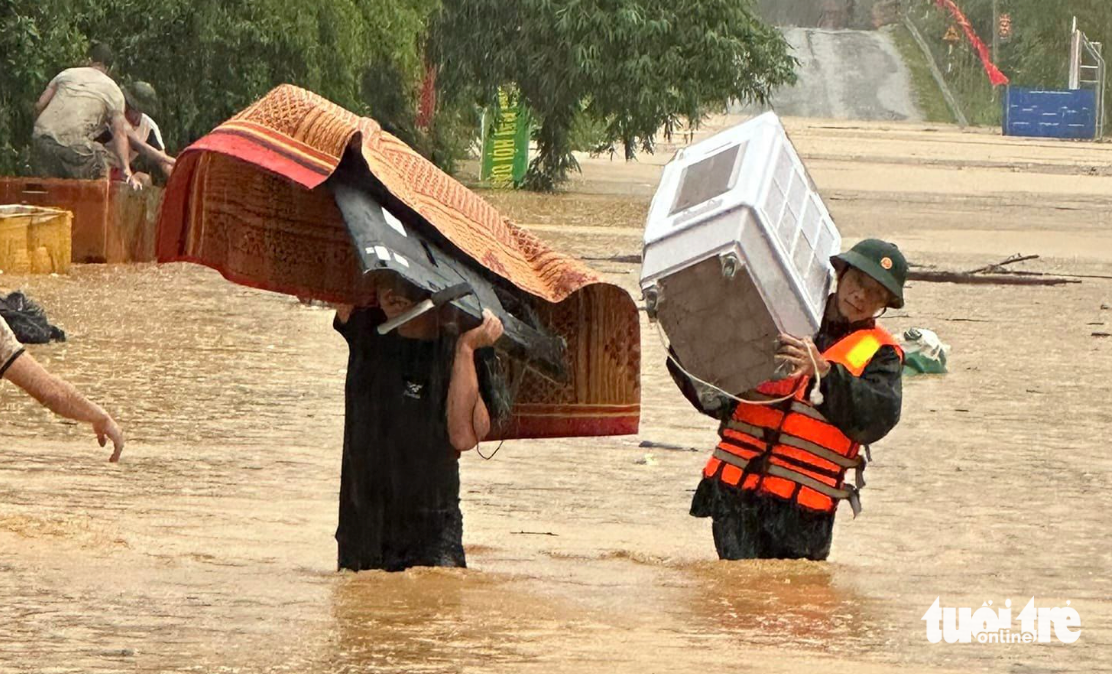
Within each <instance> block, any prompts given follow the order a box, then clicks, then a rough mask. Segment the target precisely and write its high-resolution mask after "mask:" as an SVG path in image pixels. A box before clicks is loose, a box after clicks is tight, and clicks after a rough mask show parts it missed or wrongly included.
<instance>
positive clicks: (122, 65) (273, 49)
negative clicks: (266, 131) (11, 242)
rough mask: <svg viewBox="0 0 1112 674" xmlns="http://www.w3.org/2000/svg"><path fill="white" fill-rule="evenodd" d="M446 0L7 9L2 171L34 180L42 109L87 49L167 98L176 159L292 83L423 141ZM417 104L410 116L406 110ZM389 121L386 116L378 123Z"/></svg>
mask: <svg viewBox="0 0 1112 674" xmlns="http://www.w3.org/2000/svg"><path fill="white" fill-rule="evenodd" d="M437 6H438V0H315V1H314V2H311V3H309V2H289V1H288V0H0V10H2V11H0V17H2V18H0V64H2V65H3V68H2V69H0V172H4V173H10V172H23V171H26V170H27V166H26V156H27V150H26V148H27V145H28V143H29V141H30V134H31V128H32V126H33V123H34V117H33V115H34V102H35V100H36V99H37V98H38V96H39V94H40V93H41V92H42V90H43V89H44V88H45V87H46V85H47V83H48V82H49V81H50V78H51V77H53V76H54V75H55V74H56V73H57V72H59V71H60V70H62V69H63V68H66V67H70V66H73V65H77V64H79V63H80V62H81V61H82V60H83V55H84V53H85V50H86V48H87V46H88V44H89V42H90V41H93V40H96V41H103V42H107V43H108V44H109V45H111V47H112V48H113V50H114V51H115V52H116V57H117V63H116V67H115V68H114V71H113V76H114V77H116V78H117V79H118V80H120V81H127V80H146V81H149V82H151V83H152V84H153V85H154V86H155V88H156V89H157V90H158V92H159V97H160V101H161V110H160V114H159V115H158V122H159V125H160V126H161V127H162V130H163V134H164V136H165V138H166V140H167V143H168V144H169V145H170V149H171V150H178V149H181V148H182V147H184V146H186V145H188V144H189V143H191V142H193V141H194V140H196V139H197V138H199V137H200V136H202V135H204V134H205V133H207V132H208V131H209V130H211V129H212V128H213V127H214V126H216V125H217V124H219V123H220V122H222V121H223V120H225V119H227V118H228V117H230V116H231V115H233V114H235V113H236V112H238V111H239V110H241V109H243V108H244V107H246V106H247V105H249V104H251V103H252V102H253V101H255V100H257V99H258V98H260V97H261V96H262V95H264V94H265V93H266V92H267V91H269V90H270V89H272V88H273V87H275V86H277V85H279V84H283V83H292V84H297V85H299V86H302V87H305V88H306V89H310V90H312V91H315V92H317V93H319V94H321V95H322V96H324V97H326V98H328V99H330V100H333V101H335V102H336V103H339V104H340V105H342V106H344V107H346V108H348V109H350V110H352V111H353V112H356V113H358V114H370V115H372V116H376V117H377V118H379V121H381V122H383V123H384V125H385V126H386V127H387V128H391V129H394V130H399V131H400V133H401V135H403V137H405V136H406V134H407V133H408V134H409V135H408V137H405V140H407V141H409V142H414V143H416V142H417V141H418V140H420V139H418V138H417V137H416V131H415V130H414V129H412V127H411V125H408V124H407V119H406V115H409V116H410V117H411V116H412V112H411V109H412V107H413V106H415V104H416V91H417V84H418V82H419V81H420V78H421V77H422V75H423V53H422V50H421V45H423V43H424V35H425V33H426V30H427V24H428V17H429V16H430V14H431V13H432V12H433V11H434V10H435V8H436V7H437ZM406 102H408V103H409V109H407V108H406ZM380 113H385V115H383V114H380Z"/></svg>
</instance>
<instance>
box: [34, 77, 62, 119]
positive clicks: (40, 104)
mask: <svg viewBox="0 0 1112 674" xmlns="http://www.w3.org/2000/svg"><path fill="white" fill-rule="evenodd" d="M57 91H58V85H56V84H54V83H53V82H51V83H50V86H48V87H47V88H46V91H44V92H42V96H39V100H38V101H37V102H36V103H35V119H38V118H39V115H41V114H42V111H43V110H46V106H48V105H50V101H52V100H54V93H55V92H57Z"/></svg>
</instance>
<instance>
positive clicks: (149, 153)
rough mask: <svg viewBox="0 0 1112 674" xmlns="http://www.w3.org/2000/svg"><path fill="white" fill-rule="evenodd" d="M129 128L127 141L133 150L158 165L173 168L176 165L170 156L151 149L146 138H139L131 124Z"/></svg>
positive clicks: (156, 149) (153, 148)
mask: <svg viewBox="0 0 1112 674" xmlns="http://www.w3.org/2000/svg"><path fill="white" fill-rule="evenodd" d="M127 126H128V129H127V140H128V144H129V145H130V146H131V148H134V149H135V151H136V152H138V153H139V154H141V155H143V156H144V157H147V158H148V159H150V160H152V161H154V162H155V163H157V164H170V165H171V166H172V165H173V164H174V160H173V158H172V157H170V155H168V154H166V153H165V152H163V151H162V150H159V149H158V148H155V147H151V145H150V144H149V143H147V141H146V139H145V138H140V137H139V134H138V133H136V132H135V129H134V128H132V126H131V125H130V124H128V125H127Z"/></svg>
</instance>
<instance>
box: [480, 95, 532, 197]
mask: <svg viewBox="0 0 1112 674" xmlns="http://www.w3.org/2000/svg"><path fill="white" fill-rule="evenodd" d="M498 111H499V114H496V115H493V117H494V119H493V120H491V122H490V123H489V124H488V128H487V129H486V137H485V139H484V141H483V163H482V170H481V172H480V175H479V179H480V180H482V181H484V182H486V183H488V184H489V185H490V186H491V187H501V188H508V187H517V186H518V185H520V184H521V182H522V181H523V180H524V179H525V172H526V171H527V170H528V169H529V115H528V114H527V113H526V111H525V105H524V104H523V103H522V102H521V101H520V100H519V99H518V97H517V96H516V95H515V94H511V93H508V92H507V91H506V90H505V89H500V90H499V91H498Z"/></svg>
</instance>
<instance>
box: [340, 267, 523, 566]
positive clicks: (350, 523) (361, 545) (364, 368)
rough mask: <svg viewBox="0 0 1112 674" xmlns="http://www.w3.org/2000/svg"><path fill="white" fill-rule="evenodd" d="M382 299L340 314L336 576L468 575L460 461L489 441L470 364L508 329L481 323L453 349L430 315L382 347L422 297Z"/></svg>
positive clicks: (449, 334) (402, 285)
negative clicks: (443, 571)
mask: <svg viewBox="0 0 1112 674" xmlns="http://www.w3.org/2000/svg"><path fill="white" fill-rule="evenodd" d="M378 296H379V297H378V299H379V307H378V308H356V309H351V308H350V307H341V308H339V309H337V312H336V320H335V328H336V330H337V331H339V332H340V334H342V335H343V336H344V338H345V339H346V340H347V343H348V348H349V357H348V372H347V385H346V408H345V417H344V455H343V466H342V469H341V476H340V512H339V526H338V527H337V529H336V542H337V544H338V566H339V568H340V569H351V570H353V571H361V570H365V569H384V570H387V571H401V570H403V569H406V568H409V567H411V566H455V567H463V566H466V560H465V557H464V551H463V515H462V513H461V512H460V507H459V488H460V484H459V457H460V454H461V453H462V452H464V451H466V450H469V449H472V448H473V447H475V446H476V445H477V444H478V443H479V441H480V440H483V439H484V438H485V437H486V436H487V434H488V433H489V432H490V427H491V418H490V416H491V415H490V411H489V409H488V407H487V403H486V402H485V401H484V400H483V398H482V396H481V395H480V392H479V391H480V386H479V378H478V374H477V371H476V367H475V360H476V352H477V351H479V350H484V349H489V347H491V346H492V345H493V344H494V343H495V342H496V341H497V340H498V338H499V336H501V334H502V323H501V321H499V320H498V318H496V317H495V316H494V315H493V314H491V313H490V312H484V320H483V323H482V325H480V326H479V327H478V328H475V329H473V330H469V331H467V332H464V333H463V334H462V335H458V337H457V334H456V333H455V331H454V330H453V328H454V326H451V325H441V323H440V316H439V314H438V313H436V312H435V311H432V312H428V313H426V314H423V315H422V316H420V317H418V318H416V319H414V320H412V321H410V322H408V323H405V324H404V325H402V326H401V327H399V328H398V329H396V330H394V331H392V332H390V333H387V334H385V335H379V334H378V331H377V327H378V326H379V325H380V324H381V323H383V322H384V321H386V320H389V319H391V318H394V317H396V316H398V315H400V314H402V313H403V312H405V311H406V310H408V309H409V308H411V307H412V306H413V305H414V304H416V303H417V302H420V301H421V300H422V299H423V297H422V293H419V292H416V289H415V288H414V287H413V286H410V285H409V284H407V283H406V282H404V281H402V280H401V279H400V278H397V277H393V276H391V279H390V280H388V281H386V282H384V283H383V284H381V285H380V286H379V289H378Z"/></svg>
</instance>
